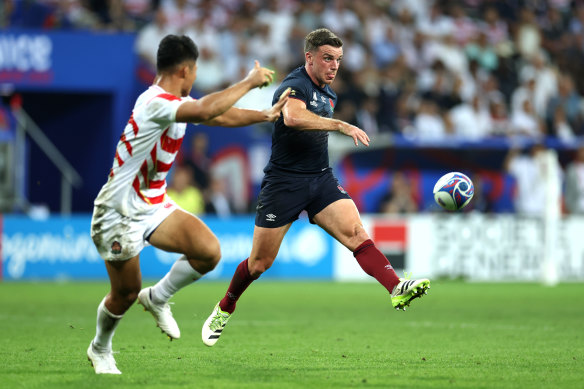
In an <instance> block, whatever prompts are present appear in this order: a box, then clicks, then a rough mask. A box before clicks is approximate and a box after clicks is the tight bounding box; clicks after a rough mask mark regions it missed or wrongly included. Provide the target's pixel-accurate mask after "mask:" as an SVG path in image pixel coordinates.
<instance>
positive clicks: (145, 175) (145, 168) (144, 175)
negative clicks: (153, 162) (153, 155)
mask: <svg viewBox="0 0 584 389" xmlns="http://www.w3.org/2000/svg"><path fill="white" fill-rule="evenodd" d="M140 173H142V178H144V184H145V185H146V186H148V181H149V178H148V162H147V161H144V163H143V164H142V166H140Z"/></svg>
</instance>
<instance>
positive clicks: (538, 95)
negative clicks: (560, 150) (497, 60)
mask: <svg viewBox="0 0 584 389" xmlns="http://www.w3.org/2000/svg"><path fill="white" fill-rule="evenodd" d="M526 76H527V78H532V79H533V81H534V85H533V91H532V93H533V97H532V98H533V106H534V109H535V111H536V112H537V113H538V115H539V116H540V117H542V118H545V116H546V110H547V106H548V103H549V101H550V99H551V98H552V97H553V96H554V95H556V94H557V93H558V76H557V71H556V69H554V68H552V67H551V66H550V64H549V63H548V60H547V55H546V54H545V53H544V52H543V51H542V50H538V51H537V52H536V53H535V54H534V55H533V56H532V57H530V58H529V62H528V63H527V64H526V65H525V66H523V67H522V68H521V69H520V70H519V77H520V78H524V77H526Z"/></svg>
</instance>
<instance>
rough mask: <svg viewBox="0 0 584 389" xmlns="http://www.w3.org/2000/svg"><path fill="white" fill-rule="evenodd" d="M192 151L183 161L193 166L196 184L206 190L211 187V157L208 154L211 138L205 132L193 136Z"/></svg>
mask: <svg viewBox="0 0 584 389" xmlns="http://www.w3.org/2000/svg"><path fill="white" fill-rule="evenodd" d="M190 146H191V147H190V152H189V154H188V155H187V156H186V157H185V158H184V160H183V161H182V163H183V164H184V165H186V166H188V167H190V168H191V171H192V174H193V179H194V185H195V186H197V187H198V188H199V189H200V190H201V191H203V192H205V191H206V189H207V188H209V183H210V169H211V159H210V158H209V156H208V154H207V153H208V148H209V138H208V137H207V134H205V133H203V132H197V133H195V134H193V136H192V137H191V145H190Z"/></svg>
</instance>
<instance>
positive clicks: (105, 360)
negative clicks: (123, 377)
mask: <svg viewBox="0 0 584 389" xmlns="http://www.w3.org/2000/svg"><path fill="white" fill-rule="evenodd" d="M87 359H88V360H89V362H91V366H93V368H94V369H95V374H122V372H121V371H119V370H118V367H117V366H116V360H115V359H114V356H113V353H112V352H111V351H106V352H99V351H98V350H96V349H95V348H94V347H93V341H91V343H90V344H89V348H88V349H87Z"/></svg>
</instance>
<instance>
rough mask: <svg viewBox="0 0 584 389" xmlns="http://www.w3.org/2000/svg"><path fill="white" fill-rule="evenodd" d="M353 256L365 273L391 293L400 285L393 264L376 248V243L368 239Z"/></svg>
mask: <svg viewBox="0 0 584 389" xmlns="http://www.w3.org/2000/svg"><path fill="white" fill-rule="evenodd" d="M353 255H354V256H355V258H356V259H357V262H358V263H359V266H361V268H362V269H363V270H364V271H365V273H367V274H369V275H370V276H371V277H374V278H375V279H376V280H377V281H379V283H380V284H381V285H383V286H384V287H385V289H387V291H388V292H389V293H391V291H392V290H393V288H394V287H395V286H396V285H397V284H399V277H398V276H397V274H396V273H395V271H394V270H393V267H392V266H391V263H389V261H388V260H387V258H385V255H383V254H382V253H381V251H379V250H378V249H377V247H375V243H373V241H372V240H371V239H367V240H366V241H365V242H363V243H361V245H359V247H357V248H356V249H355V251H353Z"/></svg>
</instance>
